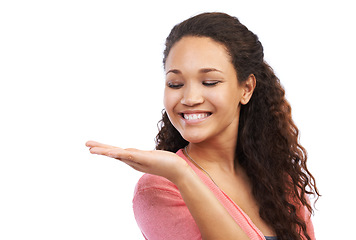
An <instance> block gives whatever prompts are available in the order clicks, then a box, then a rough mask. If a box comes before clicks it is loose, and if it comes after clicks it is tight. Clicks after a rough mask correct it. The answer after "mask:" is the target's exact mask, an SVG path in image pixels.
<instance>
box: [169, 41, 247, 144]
mask: <svg viewBox="0 0 356 240" xmlns="http://www.w3.org/2000/svg"><path fill="white" fill-rule="evenodd" d="M165 71H166V87H165V92H164V106H165V109H166V112H167V114H168V117H169V119H170V121H171V123H172V124H173V126H174V127H175V128H176V129H177V130H178V131H179V132H180V134H181V135H182V137H183V138H184V139H185V140H187V141H188V142H191V143H200V142H203V141H207V140H212V139H216V140H222V141H229V140H233V141H235V140H236V137H237V130H238V122H239V112H240V100H241V98H242V96H243V88H242V87H241V86H240V85H239V84H238V81H237V76H236V71H235V69H234V67H233V65H232V63H231V60H230V56H229V55H228V53H227V51H226V49H225V47H224V45H222V44H219V43H217V42H215V41H214V40H212V39H210V38H207V37H184V38H182V39H181V40H179V41H178V42H177V43H176V44H175V45H174V46H173V47H172V49H171V50H170V52H169V55H168V57H167V60H166V65H165Z"/></svg>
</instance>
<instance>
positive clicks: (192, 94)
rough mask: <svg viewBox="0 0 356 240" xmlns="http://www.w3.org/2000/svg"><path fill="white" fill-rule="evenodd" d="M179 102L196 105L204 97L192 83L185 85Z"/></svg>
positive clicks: (200, 102)
mask: <svg viewBox="0 0 356 240" xmlns="http://www.w3.org/2000/svg"><path fill="white" fill-rule="evenodd" d="M180 102H181V104H183V105H186V106H190V107H192V106H196V105H199V104H202V103H203V102H204V97H203V94H202V92H201V91H200V89H199V88H198V87H194V86H192V85H190V86H186V87H185V89H184V92H183V96H182V99H181V101H180Z"/></svg>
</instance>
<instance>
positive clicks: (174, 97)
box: [163, 89, 179, 112]
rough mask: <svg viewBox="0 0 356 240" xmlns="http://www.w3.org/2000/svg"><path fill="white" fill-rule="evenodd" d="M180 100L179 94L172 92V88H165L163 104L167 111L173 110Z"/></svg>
mask: <svg viewBox="0 0 356 240" xmlns="http://www.w3.org/2000/svg"><path fill="white" fill-rule="evenodd" d="M178 102H179V96H178V94H177V93H175V92H172V90H171V89H165V90H164V97H163V105H164V108H165V109H166V111H167V112H172V111H173V108H174V107H175V106H176V105H177V103H178Z"/></svg>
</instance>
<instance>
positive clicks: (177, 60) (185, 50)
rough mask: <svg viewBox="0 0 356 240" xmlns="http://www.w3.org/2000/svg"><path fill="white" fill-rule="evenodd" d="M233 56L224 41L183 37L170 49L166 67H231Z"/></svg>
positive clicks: (167, 68)
mask: <svg viewBox="0 0 356 240" xmlns="http://www.w3.org/2000/svg"><path fill="white" fill-rule="evenodd" d="M231 66H232V64H231V58H230V56H229V54H228V52H227V50H226V47H225V46H224V45H223V44H222V43H218V42H216V41H214V40H213V39H211V38H208V37H192V36H189V37H183V38H182V39H181V40H179V41H178V42H177V43H175V44H174V45H173V47H172V49H171V50H170V52H169V54H168V57H167V60H166V64H165V69H166V70H169V69H170V68H183V69H184V68H202V67H211V68H217V69H224V68H226V67H231Z"/></svg>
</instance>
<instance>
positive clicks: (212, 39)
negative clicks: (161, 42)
mask: <svg viewBox="0 0 356 240" xmlns="http://www.w3.org/2000/svg"><path fill="white" fill-rule="evenodd" d="M163 63H164V68H165V72H166V87H165V93H164V106H165V110H164V111H163V118H162V120H161V128H160V131H159V133H158V135H157V138H156V140H157V145H156V150H155V151H141V150H137V149H121V148H117V147H113V146H109V145H105V144H101V143H97V142H92V141H89V142H88V143H87V146H88V147H90V152H91V153H94V154H101V155H105V156H109V157H113V158H116V159H118V160H121V161H123V162H125V163H126V164H128V165H129V166H131V167H133V168H134V169H136V170H138V171H142V172H145V173H148V174H145V175H144V176H143V177H142V178H141V179H140V181H139V182H138V184H137V186H136V189H135V197H134V200H133V207H134V212H135V217H136V220H137V222H138V225H139V227H140V229H141V231H142V233H143V235H144V236H145V238H146V239H150V240H151V239H165V240H166V239H278V240H287V239H288V240H292V239H293V240H294V239H315V236H314V231H313V225H312V223H311V220H310V215H311V213H312V208H311V206H310V203H309V201H308V194H316V195H318V196H319V193H318V190H317V188H316V186H315V180H314V177H313V176H312V175H311V173H310V172H309V171H308V169H307V166H306V160H307V157H306V151H305V150H304V148H303V147H302V146H301V145H300V144H299V143H298V129H297V127H296V126H295V124H294V123H293V120H292V117H291V107H290V105H289V103H288V102H287V100H286V99H285V94H284V90H283V88H282V86H281V85H280V82H279V80H278V78H277V77H276V76H275V74H274V72H273V70H272V69H271V68H270V67H269V66H268V65H267V63H266V62H264V60H263V48H262V45H261V43H260V42H259V40H258V38H257V36H256V35H255V34H253V33H252V32H251V31H249V30H248V29H247V28H246V27H245V26H244V25H242V24H241V23H240V22H239V21H238V19H237V18H234V17H231V16H229V15H227V14H224V13H204V14H200V15H197V16H195V17H192V18H190V19H188V20H186V21H184V22H182V23H180V24H178V25H176V26H175V27H174V28H173V29H172V31H171V33H170V34H169V36H168V38H167V40H166V49H165V51H164V59H163ZM174 153H176V154H174Z"/></svg>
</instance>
